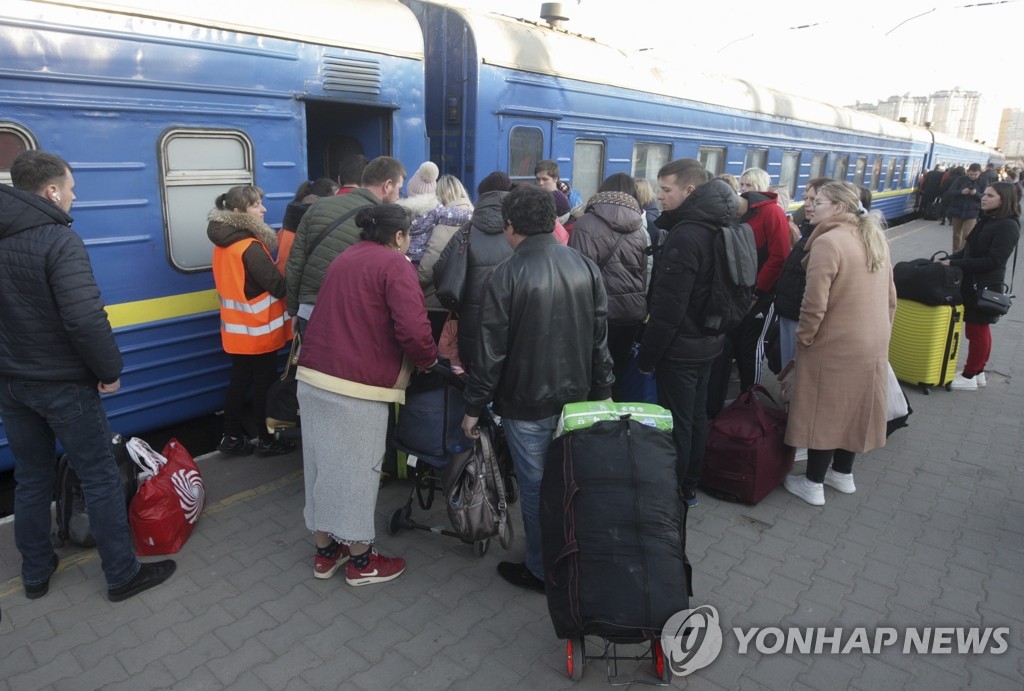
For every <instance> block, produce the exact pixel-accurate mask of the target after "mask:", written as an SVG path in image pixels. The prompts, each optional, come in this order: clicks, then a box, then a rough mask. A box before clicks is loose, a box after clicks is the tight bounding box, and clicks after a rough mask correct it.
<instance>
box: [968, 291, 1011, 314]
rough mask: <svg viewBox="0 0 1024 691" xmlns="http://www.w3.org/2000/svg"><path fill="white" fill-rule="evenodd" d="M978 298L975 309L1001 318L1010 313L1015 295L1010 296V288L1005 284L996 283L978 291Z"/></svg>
mask: <svg viewBox="0 0 1024 691" xmlns="http://www.w3.org/2000/svg"><path fill="white" fill-rule="evenodd" d="M977 295H978V297H977V300H976V302H975V303H974V308H975V309H976V310H978V311H979V312H982V313H983V314H987V315H989V316H991V317H1001V316H1003V315H1004V314H1006V313H1007V312H1009V311H1010V305H1011V304H1012V301H1013V298H1014V297H1016V296H1014V295H1010V287H1009V286H1008V285H1006V284H1005V283H995V284H993V285H990V286H982V287H981V288H979V289H978V293H977Z"/></svg>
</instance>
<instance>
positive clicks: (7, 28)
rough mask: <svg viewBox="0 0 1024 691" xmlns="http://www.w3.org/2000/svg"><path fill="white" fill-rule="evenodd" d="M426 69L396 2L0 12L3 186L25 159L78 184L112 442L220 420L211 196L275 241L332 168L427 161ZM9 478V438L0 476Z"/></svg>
mask: <svg viewBox="0 0 1024 691" xmlns="http://www.w3.org/2000/svg"><path fill="white" fill-rule="evenodd" d="M423 58H424V55H423V40H422V33H421V31H420V28H419V26H418V24H417V22H416V19H415V18H414V17H413V15H412V13H411V12H410V11H409V10H408V8H406V7H405V6H403V5H401V4H400V3H398V2H397V1H396V0H347V1H346V2H344V3H340V2H331V1H330V0H293V1H292V2H289V3H286V4H283V5H282V4H279V3H278V4H267V3H247V4H246V5H245V7H244V8H239V7H238V6H237V5H236V4H234V3H217V2H208V1H205V0H175V2H163V1H162V0H131V1H130V2H127V1H126V2H118V1H116V0H111V1H97V2H94V1H92V0H65V1H62V2H60V3H56V2H44V1H37V0H5V1H4V3H3V5H2V6H0V103H2V107H0V181H3V182H10V174H9V169H10V164H11V162H12V160H13V159H14V157H15V156H16V155H17V154H18V153H20V152H21V151H23V150H25V149H35V148H38V149H43V150H47V151H52V152H54V153H57V154H59V155H60V156H62V157H63V158H65V159H66V160H67V161H68V162H69V163H70V164H71V165H72V167H73V168H74V172H75V179H76V181H77V183H78V185H77V188H76V190H75V191H76V195H77V197H78V201H77V202H76V204H75V206H74V208H73V209H72V215H73V216H74V218H75V223H74V229H75V230H76V232H78V233H79V234H80V235H81V236H82V237H83V238H84V240H85V243H86V245H87V246H88V248H89V252H90V256H91V259H92V262H93V267H94V270H95V273H96V277H97V280H98V282H99V286H100V289H101V291H102V294H103V298H104V301H105V302H106V304H107V306H108V307H107V310H108V313H109V315H110V320H111V323H112V325H113V327H114V330H115V333H116V337H117V341H118V344H119V345H120V347H121V350H122V352H123V354H124V358H125V370H124V373H123V376H122V388H121V390H120V392H118V393H117V394H116V395H114V396H111V397H109V398H108V399H107V400H106V404H107V410H108V413H109V415H110V418H111V424H112V427H113V428H114V429H116V430H118V431H121V432H122V433H128V434H131V433H137V432H142V431H146V430H151V429H154V428H157V427H160V426H164V425H168V424H173V423H175V422H178V421H181V420H185V419H189V418H192V417H195V416H197V415H201V414H205V413H210V412H213V411H215V410H217V409H219V407H220V406H221V405H222V403H223V390H224V387H225V386H226V382H227V372H228V369H229V360H228V358H227V357H226V356H225V355H224V354H223V353H222V352H221V346H220V335H219V317H218V313H217V309H218V302H217V297H216V293H215V291H214V288H213V277H212V273H211V271H210V263H211V251H212V245H211V243H210V242H209V240H208V239H207V237H206V215H207V213H208V212H209V210H210V209H211V208H213V202H214V199H215V198H216V196H217V195H218V194H220V193H221V192H223V191H226V190H227V189H228V188H229V187H231V186H233V185H237V184H246V183H254V184H256V185H259V186H260V187H261V188H263V190H264V191H265V192H266V198H265V205H266V207H267V209H268V212H267V220H268V222H270V223H271V224H273V223H274V222H279V221H280V220H281V218H282V216H283V213H284V209H285V206H286V205H287V203H288V202H289V201H290V200H291V198H292V196H293V195H294V193H295V190H296V188H297V187H298V186H299V184H300V183H301V182H302V181H303V180H307V179H312V178H316V177H319V176H321V175H324V174H327V173H328V171H329V169H330V168H331V166H332V164H333V162H334V161H335V160H336V159H337V158H338V157H340V156H341V155H344V154H346V153H351V152H360V153H363V154H365V155H366V156H368V157H371V158H372V157H374V156H377V155H381V154H387V155H392V156H395V157H397V158H399V159H401V160H403V161H406V162H407V165H416V164H418V163H419V162H420V161H423V160H424V159H425V158H426V157H427V154H428V152H427V140H426V133H425V124H424V123H425V121H424V103H423V90H424V66H423V64H424V63H423ZM12 465H13V460H12V458H11V455H10V452H9V450H8V448H7V441H6V437H5V436H4V435H3V429H2V427H0V470H6V469H9V468H11V467H12Z"/></svg>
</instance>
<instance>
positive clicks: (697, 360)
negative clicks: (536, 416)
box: [637, 158, 739, 506]
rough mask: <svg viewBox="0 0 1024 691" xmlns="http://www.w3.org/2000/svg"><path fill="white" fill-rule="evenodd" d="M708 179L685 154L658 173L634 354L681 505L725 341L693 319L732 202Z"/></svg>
mask: <svg viewBox="0 0 1024 691" xmlns="http://www.w3.org/2000/svg"><path fill="white" fill-rule="evenodd" d="M710 177H711V176H710V175H709V174H708V172H707V171H706V170H705V169H704V167H703V166H701V164H700V162H699V161H696V160H694V159H692V158H681V159H678V160H675V161H671V162H670V163H667V164H665V165H664V166H663V167H662V168H661V170H660V171H658V201H659V202H661V205H662V207H663V208H664V211H663V212H662V214H661V216H659V217H658V220H657V221H656V222H655V224H656V225H657V226H658V227H659V228H663V229H665V230H667V231H668V234H667V235H666V236H665V241H664V244H663V245H662V247H661V249H660V250H659V252H658V254H657V256H656V257H655V260H654V275H653V277H652V279H651V292H650V299H649V313H650V317H649V319H648V322H647V327H646V329H645V330H644V336H643V341H642V342H641V345H640V354H639V357H638V360H637V366H638V368H639V369H640V371H641V372H645V373H646V372H651V371H655V377H656V379H657V383H658V399H659V400H658V402H659V403H660V404H661V405H662V406H664V407H666V408H668V409H669V410H671V411H672V424H673V430H672V436H673V437H674V439H675V444H676V452H677V454H678V461H677V462H678V466H677V468H678V477H679V485H680V488H681V489H682V492H683V498H684V499H685V500H686V503H687V505H689V506H696V505H697V493H696V487H697V480H699V479H700V473H701V466H702V464H703V460H704V444H705V442H706V441H707V412H706V410H705V406H706V403H707V393H708V377H709V374H710V370H711V363H712V362H713V361H714V360H715V358H716V357H718V355H719V353H721V352H722V341H723V340H724V339H725V336H721V335H708V334H706V333H704V332H703V330H702V329H701V328H700V327H699V326H698V322H699V321H700V316H701V313H702V312H703V310H704V307H705V304H706V303H707V301H708V296H709V294H710V286H711V281H712V272H713V268H714V267H713V261H714V244H713V243H714V234H715V233H716V232H720V231H719V230H716V228H720V227H722V226H725V225H728V224H729V223H731V221H732V219H733V217H734V216H735V215H736V211H737V208H738V204H739V202H738V197H737V195H736V192H735V191H733V189H732V188H731V187H730V186H729V185H728V183H726V182H723V181H721V180H711V181H710V182H708V181H709V180H710Z"/></svg>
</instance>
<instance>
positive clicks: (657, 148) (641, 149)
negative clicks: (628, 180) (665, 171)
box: [630, 142, 672, 180]
mask: <svg viewBox="0 0 1024 691" xmlns="http://www.w3.org/2000/svg"><path fill="white" fill-rule="evenodd" d="M671 157H672V145H671V144H653V143H651V142H637V143H636V144H634V145H633V172H632V173H630V174H631V175H632V176H633V177H635V178H646V179H648V180H657V179H658V171H659V170H661V167H662V166H663V165H665V164H666V163H668V162H669V160H670V159H671Z"/></svg>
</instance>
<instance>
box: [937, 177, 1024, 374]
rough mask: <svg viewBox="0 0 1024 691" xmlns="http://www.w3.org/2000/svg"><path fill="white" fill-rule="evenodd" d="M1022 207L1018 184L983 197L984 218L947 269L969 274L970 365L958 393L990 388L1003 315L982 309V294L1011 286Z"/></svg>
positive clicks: (964, 291)
mask: <svg viewBox="0 0 1024 691" xmlns="http://www.w3.org/2000/svg"><path fill="white" fill-rule="evenodd" d="M1019 219H1020V202H1019V201H1018V200H1017V190H1016V188H1015V187H1014V186H1013V183H1009V182H995V183H992V184H991V185H989V186H988V187H986V188H985V191H984V192H983V193H982V197H981V219H980V220H979V221H978V223H977V225H975V226H974V229H973V230H972V231H971V233H970V235H968V236H967V241H966V243H965V244H964V247H963V249H962V250H960V251H959V252H956V253H954V254H953V255H951V256H950V257H949V259H944V260H941V263H942V264H947V265H949V266H959V267H960V268H961V269H962V270H963V272H964V279H963V282H962V283H961V284H960V292H961V295H962V296H963V299H964V335H966V336H967V342H968V347H967V361H966V362H965V363H964V369H963V371H962V372H961V373H960V374H957V375H956V376H955V377H954V378H953V381H952V383H951V384H950V386H951V387H952V388H953V389H956V390H957V391H976V390H977V389H978V388H979V387H983V386H985V385H986V384H987V383H988V382H987V381H986V380H985V367H986V366H987V365H988V358H989V356H990V355H991V354H992V328H991V325H992V324H995V323H996V322H997V321H998V320H999V316H998V315H992V314H987V313H985V312H983V311H982V310H979V309H978V306H977V304H978V291H979V290H981V289H982V288H985V287H988V288H992V287H996V286H999V287H1000V288H1001V287H1002V286H1001V285H1000V284H1002V283H1005V281H1006V263H1007V262H1008V261H1009V259H1010V255H1011V254H1013V252H1014V250H1016V249H1017V241H1018V240H1020V220H1019Z"/></svg>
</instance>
